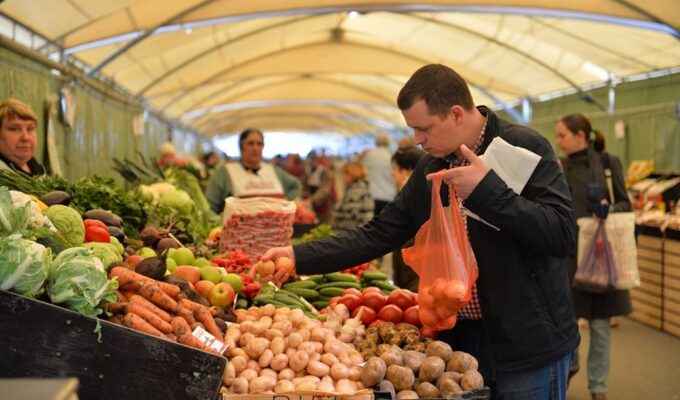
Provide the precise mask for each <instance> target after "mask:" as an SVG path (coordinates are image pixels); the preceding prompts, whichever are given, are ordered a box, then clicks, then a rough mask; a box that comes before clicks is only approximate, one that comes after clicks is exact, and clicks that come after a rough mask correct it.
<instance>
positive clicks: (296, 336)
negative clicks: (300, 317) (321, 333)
mask: <svg viewBox="0 0 680 400" xmlns="http://www.w3.org/2000/svg"><path fill="white" fill-rule="evenodd" d="M302 340H303V339H302V335H301V334H300V332H293V333H291V334H290V335H288V338H286V342H287V344H288V348H289V349H297V348H298V346H299V345H301V344H302Z"/></svg>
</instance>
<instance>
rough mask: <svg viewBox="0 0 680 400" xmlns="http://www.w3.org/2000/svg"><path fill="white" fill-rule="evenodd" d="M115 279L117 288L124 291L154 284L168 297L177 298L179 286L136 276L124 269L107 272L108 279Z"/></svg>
mask: <svg viewBox="0 0 680 400" xmlns="http://www.w3.org/2000/svg"><path fill="white" fill-rule="evenodd" d="M113 277H117V278H118V285H119V287H121V288H123V289H126V290H133V291H137V290H139V289H140V288H141V287H142V286H143V285H144V284H145V283H155V284H157V285H158V286H160V288H161V289H162V290H163V291H164V292H165V293H166V294H167V295H168V296H170V297H172V298H173V299H176V298H177V297H178V296H179V286H177V285H173V284H170V283H167V282H161V281H157V280H155V279H151V278H149V277H148V276H144V275H142V274H138V273H136V272H135V271H132V270H129V269H127V268H124V267H113V268H111V271H110V272H109V278H113Z"/></svg>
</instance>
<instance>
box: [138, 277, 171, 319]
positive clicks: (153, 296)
mask: <svg viewBox="0 0 680 400" xmlns="http://www.w3.org/2000/svg"><path fill="white" fill-rule="evenodd" d="M139 294H140V295H142V297H144V298H146V299H147V300H149V301H150V302H152V303H154V304H155V305H157V306H158V307H160V308H162V309H164V310H167V311H171V312H173V313H175V314H177V313H178V311H179V310H180V307H179V304H177V302H176V301H175V300H173V299H172V297H170V296H168V295H167V294H165V292H164V291H163V290H162V289H161V288H160V286H158V285H157V284H156V283H145V284H144V285H142V287H141V288H140V289H139Z"/></svg>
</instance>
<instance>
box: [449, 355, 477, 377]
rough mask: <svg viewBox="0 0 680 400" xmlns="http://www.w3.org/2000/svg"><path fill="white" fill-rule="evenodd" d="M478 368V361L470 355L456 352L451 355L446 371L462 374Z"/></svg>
mask: <svg viewBox="0 0 680 400" xmlns="http://www.w3.org/2000/svg"><path fill="white" fill-rule="evenodd" d="M478 366H479V364H478V363H477V359H476V358H474V357H472V356H471V355H470V354H468V353H465V352H462V351H454V352H453V353H452V355H451V359H450V360H449V362H448V363H447V364H446V370H447V371H454V372H460V373H461V374H462V373H464V372H465V371H467V370H470V369H474V370H477V367H478Z"/></svg>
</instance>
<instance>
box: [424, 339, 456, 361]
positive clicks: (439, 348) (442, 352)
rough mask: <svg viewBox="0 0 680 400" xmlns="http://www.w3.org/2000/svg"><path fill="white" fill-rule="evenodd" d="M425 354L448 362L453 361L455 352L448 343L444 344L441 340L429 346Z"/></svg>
mask: <svg viewBox="0 0 680 400" xmlns="http://www.w3.org/2000/svg"><path fill="white" fill-rule="evenodd" d="M425 354H427V356H428V357H439V358H441V359H442V360H444V362H447V361H449V360H450V359H451V355H452V354H453V351H452V350H451V346H449V344H448V343H444V342H442V341H441V340H435V341H434V342H432V343H430V344H429V345H428V346H427V349H426V350H425Z"/></svg>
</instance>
